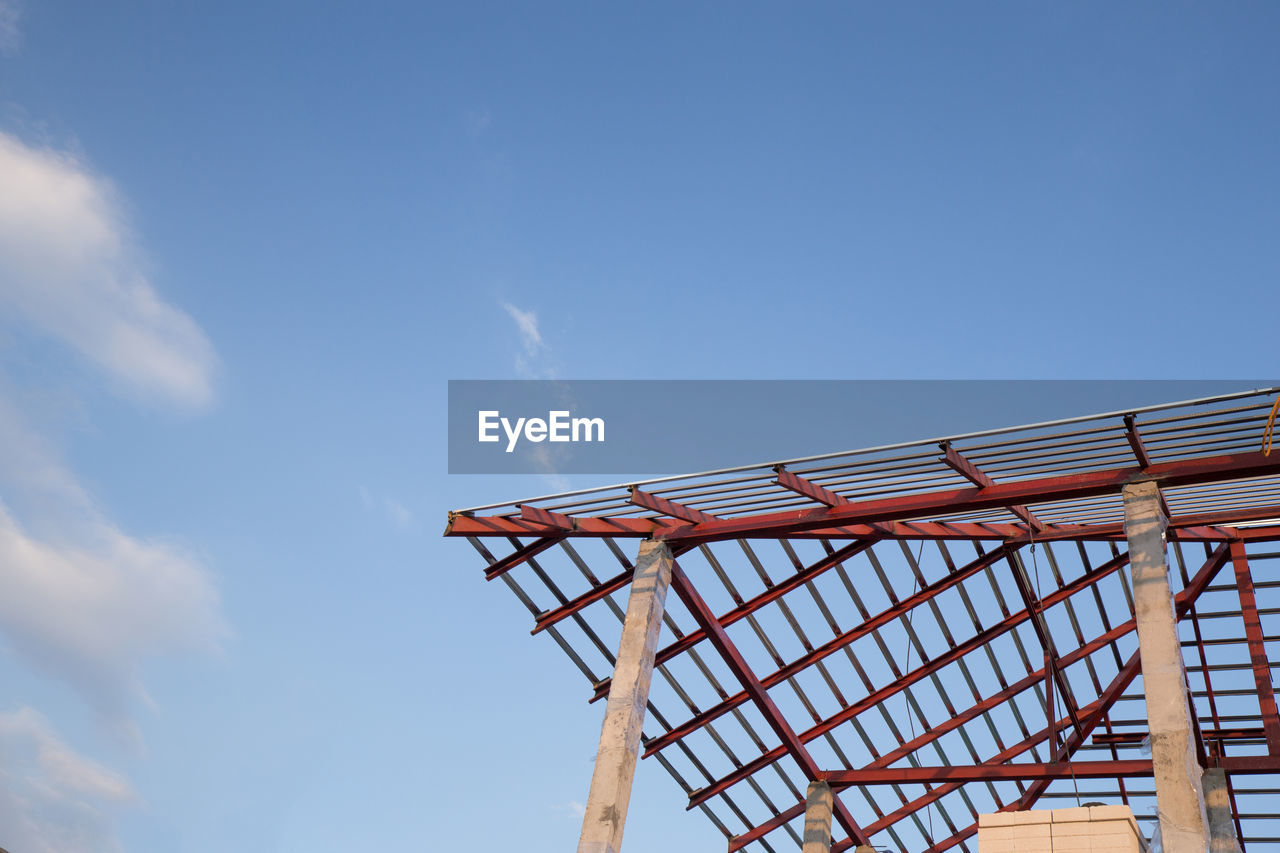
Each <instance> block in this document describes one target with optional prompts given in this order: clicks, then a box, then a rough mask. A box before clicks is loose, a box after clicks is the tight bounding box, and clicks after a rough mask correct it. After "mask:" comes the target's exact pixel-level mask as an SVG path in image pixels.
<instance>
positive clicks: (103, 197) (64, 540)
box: [0, 0, 225, 742]
mask: <svg viewBox="0 0 1280 853" xmlns="http://www.w3.org/2000/svg"><path fill="white" fill-rule="evenodd" d="M3 1H4V0H0V2H3ZM0 186H3V187H4V188H5V189H4V191H3V192H0V317H3V318H4V319H5V320H6V321H7V323H6V325H9V326H10V327H11V328H13V329H15V330H17V331H20V332H30V331H34V332H36V333H40V334H43V335H44V336H47V337H49V338H52V339H53V340H55V341H57V342H59V343H62V344H65V345H66V346H68V347H70V348H71V349H73V350H75V351H76V352H78V353H79V354H80V355H82V356H84V357H85V359H86V360H87V361H88V362H89V363H90V364H92V365H93V366H94V367H96V368H97V369H99V370H101V371H103V372H104V373H105V374H106V375H107V376H109V377H110V378H112V379H113V380H115V381H116V382H118V383H120V384H121V385H122V386H124V387H127V388H129V389H130V390H133V391H135V392H141V393H144V394H147V395H150V396H153V397H159V398H161V399H163V400H166V401H169V402H174V403H178V404H181V405H188V406H201V405H204V404H206V403H208V402H210V401H211V399H212V396H213V392H212V372H213V368H214V355H213V350H212V347H211V346H210V345H209V343H208V341H207V340H206V338H205V336H204V334H203V332H201V330H200V329H199V328H198V327H197V326H196V324H195V323H194V322H193V321H192V320H191V319H190V318H189V317H188V316H187V315H186V314H184V313H182V312H181V311H179V310H178V309H176V308H173V307H172V306H170V305H168V304H166V303H165V302H164V301H162V300H161V299H160V297H159V296H158V295H157V294H156V292H155V290H154V289H153V288H152V287H151V285H150V284H149V282H148V281H147V279H146V278H145V276H144V275H143V274H142V272H141V269H140V266H139V264H138V263H137V260H136V254H135V253H134V252H133V250H132V249H131V247H130V240H129V235H128V233H127V231H126V229H125V228H124V227H123V224H122V223H123V219H122V217H121V214H120V206H119V204H118V203H117V201H116V199H115V195H114V193H113V191H112V190H111V187H110V186H109V184H108V183H107V182H106V181H104V180H102V179H100V178H97V177H95V176H94V175H92V174H91V173H90V172H89V171H88V170H87V169H86V168H85V167H84V166H83V165H82V164H81V163H80V161H78V160H77V159H75V158H73V157H70V156H68V155H66V154H60V153H56V152H53V151H50V150H47V149H36V148H30V147H27V146H25V145H24V144H22V143H21V142H19V141H18V140H16V139H14V138H13V137H10V136H7V135H5V134H3V133H0ZM14 352H17V353H18V354H19V356H21V351H20V350H14ZM38 392H39V394H42V395H48V394H50V393H53V394H56V393H58V392H57V390H56V389H53V388H49V387H47V383H46V385H45V387H42V388H40V389H38ZM32 399H33V395H32V394H30V393H24V392H23V390H22V389H19V388H16V387H15V386H12V385H11V384H10V383H9V382H8V381H7V379H6V377H5V376H4V375H3V374H0V495H3V501H0V589H3V590H5V594H4V595H0V636H3V638H4V640H5V642H6V651H7V652H8V653H10V654H12V655H15V656H16V657H18V658H20V659H21V660H23V661H25V662H26V663H27V664H29V665H31V666H32V667H33V668H35V669H38V670H40V671H42V672H45V673H47V674H49V675H52V676H53V677H55V678H57V679H59V680H61V681H63V682H65V683H68V684H70V685H71V686H73V687H74V688H75V689H76V690H77V691H78V692H79V693H80V694H81V695H82V696H83V697H84V698H85V700H86V701H87V702H88V703H89V705H90V706H91V707H92V708H93V709H94V710H95V711H96V712H97V713H98V715H99V716H100V719H101V720H102V721H103V722H104V723H105V724H106V726H107V728H108V729H109V730H110V731H112V732H113V733H114V734H115V735H117V736H118V737H121V738H123V739H125V740H127V741H133V742H138V741H140V737H139V735H138V733H137V730H136V727H135V725H134V723H133V721H132V717H131V714H130V708H131V707H132V706H133V705H134V704H135V702H136V701H138V700H141V701H144V702H145V701H148V700H147V697H146V693H145V691H144V690H143V687H142V683H141V676H140V671H141V667H142V665H143V662H144V661H145V660H147V659H148V658H149V657H151V656H154V655H159V654H167V653H170V652H181V651H185V650H192V649H196V650H200V651H209V650H212V649H216V648H217V644H218V640H219V638H220V637H222V636H223V635H224V633H225V628H224V626H223V623H222V621H221V616H220V613H219V600H218V594H217V591H216V589H215V588H214V585H213V582H212V579H211V578H210V577H209V575H208V573H207V572H206V570H205V569H204V567H203V566H202V565H201V564H200V562H199V561H198V560H196V559H195V558H194V557H192V556H191V555H189V554H187V553H185V552H184V551H183V550H182V549H180V548H178V547H176V546H175V545H173V544H169V543H166V542H162V541H158V540H154V539H148V538H140V537H137V536H134V535H130V534H129V533H127V532H125V531H123V530H121V529H120V528H119V527H118V526H117V525H115V524H114V523H113V522H112V521H111V520H110V519H109V518H108V517H107V515H106V514H105V513H104V512H103V511H102V509H101V508H100V507H99V506H98V505H97V504H96V503H95V502H94V500H93V499H92V497H91V496H90V495H89V492H88V490H86V489H85V488H84V486H83V485H82V484H81V482H80V481H79V479H78V478H77V476H76V475H75V473H74V472H73V471H71V470H70V469H69V468H68V467H67V466H66V465H64V464H63V462H62V460H61V454H60V453H59V452H58V450H57V448H56V447H55V446H54V444H53V442H52V441H51V440H50V439H49V438H47V436H48V435H49V434H52V433H54V432H55V431H56V430H54V429H51V428H50V424H49V423H47V422H42V421H40V420H39V419H38V418H33V416H32V414H31V413H30V412H24V411H23V410H24V409H32V408H37V409H38V408H39V407H33V406H30V405H29V404H30V403H31V400H32ZM24 404H28V405H24Z"/></svg>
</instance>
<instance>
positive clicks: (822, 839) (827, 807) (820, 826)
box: [800, 782, 835, 853]
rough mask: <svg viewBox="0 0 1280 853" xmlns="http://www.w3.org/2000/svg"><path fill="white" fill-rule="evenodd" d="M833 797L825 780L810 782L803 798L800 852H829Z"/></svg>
mask: <svg viewBox="0 0 1280 853" xmlns="http://www.w3.org/2000/svg"><path fill="white" fill-rule="evenodd" d="M834 805H835V798H834V797H832V796H831V786H830V785H828V784H827V783H826V782H810V783H809V792H808V794H807V795H806V796H805V800H804V846H803V847H801V848H800V853H831V809H832V807H833V806H834Z"/></svg>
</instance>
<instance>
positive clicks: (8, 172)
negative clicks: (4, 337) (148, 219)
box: [0, 0, 216, 407]
mask: <svg viewBox="0 0 1280 853" xmlns="http://www.w3.org/2000/svg"><path fill="white" fill-rule="evenodd" d="M4 2H5V0H0V4H2V3H4ZM5 8H6V7H4V6H0V10H2V9H5ZM4 20H5V17H4V14H3V12H0V32H2V31H3V22H4ZM0 185H3V186H4V188H5V189H4V192H3V193H0V306H4V305H7V306H8V310H7V311H6V313H9V314H13V315H17V316H18V317H20V318H21V319H23V320H25V321H26V322H27V323H28V324H29V325H30V326H31V327H33V328H34V329H35V330H37V331H39V332H40V333H42V334H44V335H46V336H49V337H52V338H54V339H56V340H58V341H60V342H62V343H63V344H66V345H67V346H69V347H71V348H72V349H74V350H76V351H77V352H79V354H80V355H81V356H83V357H84V358H86V359H87V360H88V361H89V362H90V363H92V364H93V365H94V366H96V367H97V368H98V369H100V370H101V371H103V372H104V373H106V374H107V376H109V377H111V378H112V379H113V380H115V381H116V382H117V383H119V384H120V385H121V386H123V387H125V388H128V389H130V390H131V391H133V392H135V393H140V394H143V395H146V396H150V397H158V398H160V399H163V400H167V401H169V402H174V403H177V404H180V405H185V406H190V407H201V406H205V405H207V404H208V403H209V402H211V400H212V399H213V375H214V371H215V367H216V357H215V355H214V351H213V347H212V346H211V345H210V344H209V341H208V340H207V339H206V338H205V336H204V333H203V332H202V331H201V330H200V328H199V327H198V326H197V325H196V324H195V322H194V321H193V320H192V319H191V318H190V317H189V316H187V314H185V313H184V312H183V311H181V310H180V309H178V308H176V307H174V306H172V305H170V304H168V303H167V302H165V301H164V300H163V299H161V298H160V296H159V295H158V294H157V293H156V291H155V289H154V288H153V287H152V285H151V282H150V281H149V279H148V276H147V274H146V272H145V270H144V265H143V262H142V260H141V258H140V256H139V253H138V252H137V250H136V248H135V247H134V246H133V244H132V240H131V236H130V233H129V230H128V228H127V227H126V224H125V219H124V215H123V212H122V208H121V204H120V203H119V201H118V199H117V197H116V193H115V191H114V190H113V188H112V186H111V184H110V183H109V182H108V181H106V180H104V179H103V178H100V177H98V176H96V175H94V174H93V173H92V172H91V171H90V170H89V169H88V168H87V167H86V166H85V164H84V163H83V162H81V161H80V160H79V159H77V158H76V157H73V156H71V155H69V154H66V153H62V152H57V151H53V150H50V149H47V148H34V147H30V146H27V145H25V144H23V143H22V142H21V141H20V140H18V139H16V138H14V137H12V136H9V135H7V134H4V133H0Z"/></svg>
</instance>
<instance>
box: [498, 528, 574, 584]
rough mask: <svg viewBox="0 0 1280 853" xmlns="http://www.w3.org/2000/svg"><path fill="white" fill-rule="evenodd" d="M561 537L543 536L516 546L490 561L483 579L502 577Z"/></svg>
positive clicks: (562, 536) (561, 537) (561, 536)
mask: <svg viewBox="0 0 1280 853" xmlns="http://www.w3.org/2000/svg"><path fill="white" fill-rule="evenodd" d="M563 538H564V535H563V534H561V535H559V536H544V537H543V538H541V539H538V540H537V541H535V542H530V543H529V544H528V545H525V546H523V547H521V548H517V549H516V550H515V552H514V553H511V554H508V555H507V556H505V557H503V558H502V559H500V560H495V561H494V562H492V563H490V564H489V565H488V566H487V567H486V568H485V570H484V579H485V580H487V581H491V580H494V579H496V578H500V577H502V576H503V575H505V574H506V573H507V572H509V571H511V570H512V569H514V568H515V567H516V566H519V565H521V564H522V563H524V562H525V561H526V560H528V559H529V558H530V557H535V556H537V555H538V554H541V553H542V552H543V551H545V550H547V549H548V548H550V547H551V546H552V545H555V544H556V543H557V542H559V541H560V540H561V539H563Z"/></svg>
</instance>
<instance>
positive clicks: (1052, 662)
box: [1008, 553, 1080, 743]
mask: <svg viewBox="0 0 1280 853" xmlns="http://www.w3.org/2000/svg"><path fill="white" fill-rule="evenodd" d="M1008 563H1009V571H1010V572H1012V573H1013V582H1014V586H1016V587H1017V588H1018V595H1019V596H1021V598H1022V603H1023V605H1024V606H1025V607H1026V608H1027V610H1028V611H1030V612H1031V614H1032V618H1031V627H1032V628H1033V629H1034V630H1035V634H1036V639H1038V640H1039V641H1040V648H1041V650H1042V651H1043V652H1044V655H1045V706H1046V707H1045V713H1046V717H1047V718H1048V720H1049V723H1050V725H1052V724H1053V721H1054V720H1056V719H1057V714H1055V713H1054V709H1053V688H1054V687H1055V686H1056V687H1057V690H1058V693H1059V694H1061V696H1062V704H1063V705H1064V706H1065V707H1066V709H1067V716H1068V717H1070V718H1071V725H1072V726H1073V727H1074V728H1075V729H1076V730H1077V731H1078V730H1079V729H1080V716H1079V714H1077V713H1076V704H1075V697H1073V696H1072V694H1071V685H1070V684H1068V683H1067V678H1066V676H1065V675H1064V674H1063V673H1062V672H1061V671H1059V669H1058V650H1057V649H1056V648H1055V647H1054V643H1053V637H1052V636H1051V635H1050V633H1049V626H1048V625H1046V624H1045V620H1044V610H1045V608H1044V603H1043V602H1042V601H1041V600H1040V594H1039V592H1038V591H1035V590H1032V589H1031V584H1030V582H1029V581H1028V579H1027V576H1026V574H1025V571H1024V569H1023V566H1022V564H1021V562H1020V561H1019V560H1018V558H1017V557H1016V556H1015V555H1014V554H1012V553H1010V554H1009V558H1008ZM1050 739H1053V734H1052V733H1050ZM1055 743H1056V741H1055Z"/></svg>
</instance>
